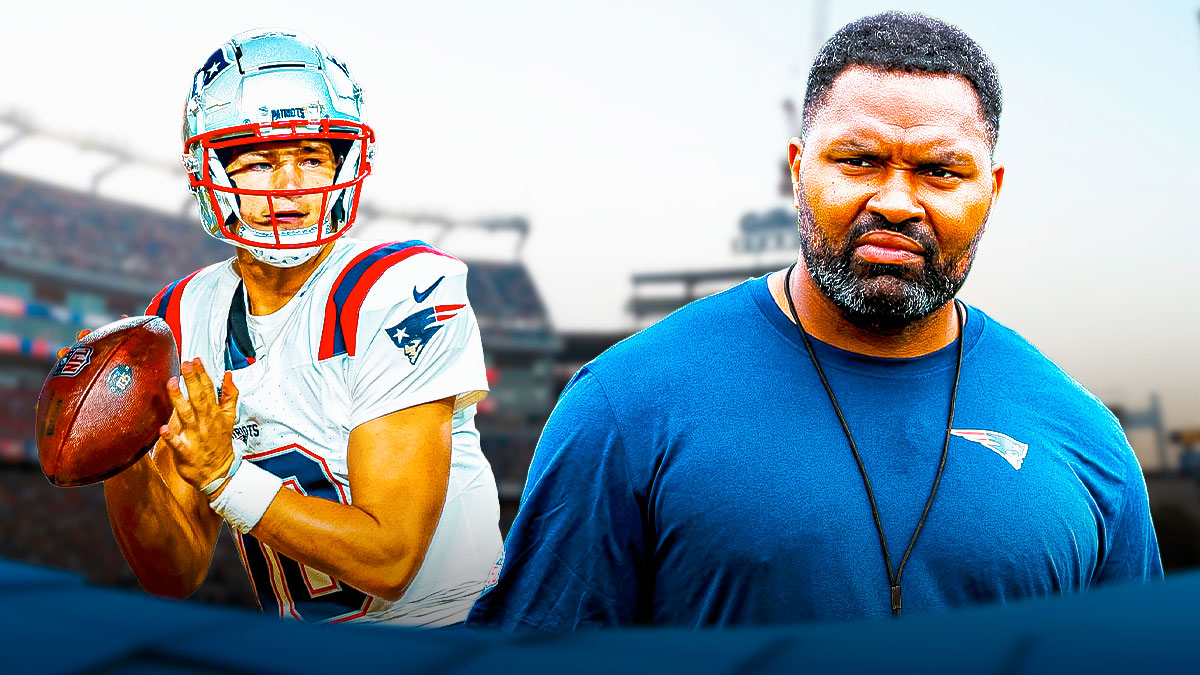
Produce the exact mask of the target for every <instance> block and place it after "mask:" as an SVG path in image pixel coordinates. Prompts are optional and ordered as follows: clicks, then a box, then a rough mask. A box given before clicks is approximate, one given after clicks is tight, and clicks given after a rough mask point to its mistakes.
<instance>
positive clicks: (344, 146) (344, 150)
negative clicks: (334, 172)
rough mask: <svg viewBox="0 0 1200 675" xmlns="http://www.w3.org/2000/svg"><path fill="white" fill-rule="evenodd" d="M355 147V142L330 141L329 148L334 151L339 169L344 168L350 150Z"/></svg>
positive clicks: (332, 139) (340, 139) (333, 139)
mask: <svg viewBox="0 0 1200 675" xmlns="http://www.w3.org/2000/svg"><path fill="white" fill-rule="evenodd" d="M353 145H354V141H350V140H346V139H344V138H331V139H329V147H330V148H332V149H333V156H334V157H335V158H336V159H337V166H338V168H339V169H340V168H342V163H343V162H345V161H346V157H347V156H348V155H349V154H350V148H351V147H352V146H353Z"/></svg>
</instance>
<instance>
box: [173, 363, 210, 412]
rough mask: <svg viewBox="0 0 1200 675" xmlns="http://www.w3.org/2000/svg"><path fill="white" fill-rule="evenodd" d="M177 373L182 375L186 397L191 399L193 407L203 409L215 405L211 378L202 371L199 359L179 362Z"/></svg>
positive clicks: (202, 367) (202, 366)
mask: <svg viewBox="0 0 1200 675" xmlns="http://www.w3.org/2000/svg"><path fill="white" fill-rule="evenodd" d="M179 373H180V374H181V375H183V381H184V383H186V384H187V390H188V398H189V399H191V401H192V407H193V408H195V409H197V410H205V409H208V408H211V407H213V406H215V405H216V399H215V398H214V396H213V384H212V380H210V379H208V373H206V372H204V364H203V363H201V362H200V359H192V360H191V361H184V362H183V363H181V364H179Z"/></svg>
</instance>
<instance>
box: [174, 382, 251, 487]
mask: <svg viewBox="0 0 1200 675" xmlns="http://www.w3.org/2000/svg"><path fill="white" fill-rule="evenodd" d="M179 373H180V376H181V377H182V378H183V382H184V384H186V385H187V393H186V394H185V393H183V391H182V390H181V388H180V386H179V378H178V377H172V378H171V379H170V380H168V381H167V395H168V396H170V397H171V405H172V406H174V408H175V414H173V415H172V416H171V420H170V421H169V422H168V423H167V424H165V425H163V427H162V428H161V429H159V432H158V435H159V437H160V438H162V440H163V442H164V443H166V444H167V445H168V446H169V447H170V448H171V449H172V450H173V451H174V453H175V463H176V468H177V469H178V471H179V476H180V477H181V478H183V480H185V481H187V483H188V484H189V485H191V486H192V487H194V488H196V489H197V490H199V489H201V488H203V487H204V486H205V485H208V484H209V483H211V482H212V481H213V480H215V479H217V478H220V477H221V476H224V475H225V473H226V472H227V471H229V466H230V465H231V464H232V463H233V425H234V422H235V420H236V419H237V397H238V390H237V387H235V386H234V384H233V373H231V372H229V371H226V372H225V377H224V379H223V381H222V382H221V398H220V399H219V400H218V399H217V394H216V391H215V390H214V387H213V383H212V380H211V379H209V377H208V373H206V372H205V371H204V365H203V364H202V363H201V362H200V359H192V360H191V361H184V362H183V363H181V364H179ZM218 494H219V493H218ZM213 496H214V497H215V496H216V495H215V494H214V495H213Z"/></svg>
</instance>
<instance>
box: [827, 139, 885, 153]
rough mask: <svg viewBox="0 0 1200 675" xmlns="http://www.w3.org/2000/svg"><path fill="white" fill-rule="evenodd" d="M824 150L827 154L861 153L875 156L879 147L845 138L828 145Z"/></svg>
mask: <svg viewBox="0 0 1200 675" xmlns="http://www.w3.org/2000/svg"><path fill="white" fill-rule="evenodd" d="M826 150H827V151H829V152H861V153H867V154H877V153H878V152H879V145H878V144H875V143H864V142H863V141H859V140H854V139H849V138H846V139H842V140H838V141H834V142H833V143H830V144H829V147H828V148H826Z"/></svg>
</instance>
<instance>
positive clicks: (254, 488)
mask: <svg viewBox="0 0 1200 675" xmlns="http://www.w3.org/2000/svg"><path fill="white" fill-rule="evenodd" d="M282 488H283V479H282V478H280V477H279V476H276V475H275V474H273V473H271V472H269V471H267V470H266V469H263V468H261V467H258V466H255V465H254V464H253V463H251V462H242V463H241V465H240V466H239V467H238V469H237V471H235V472H234V473H233V476H232V477H230V479H229V482H227V483H225V489H224V490H222V491H221V494H219V495H217V498H216V499H215V500H213V502H212V504H211V506H212V510H213V511H216V512H217V515H219V516H221V517H222V518H224V519H225V520H226V521H227V522H228V523H229V526H230V527H232V528H233V529H235V530H237V531H238V532H241V533H242V534H246V533H247V532H249V531H250V530H252V529H253V528H254V526H255V525H257V524H258V521H260V520H262V517H263V514H264V513H266V512H267V507H268V506H270V505H271V501H272V500H274V499H275V495H276V494H278V493H279V490H280V489H282Z"/></svg>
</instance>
